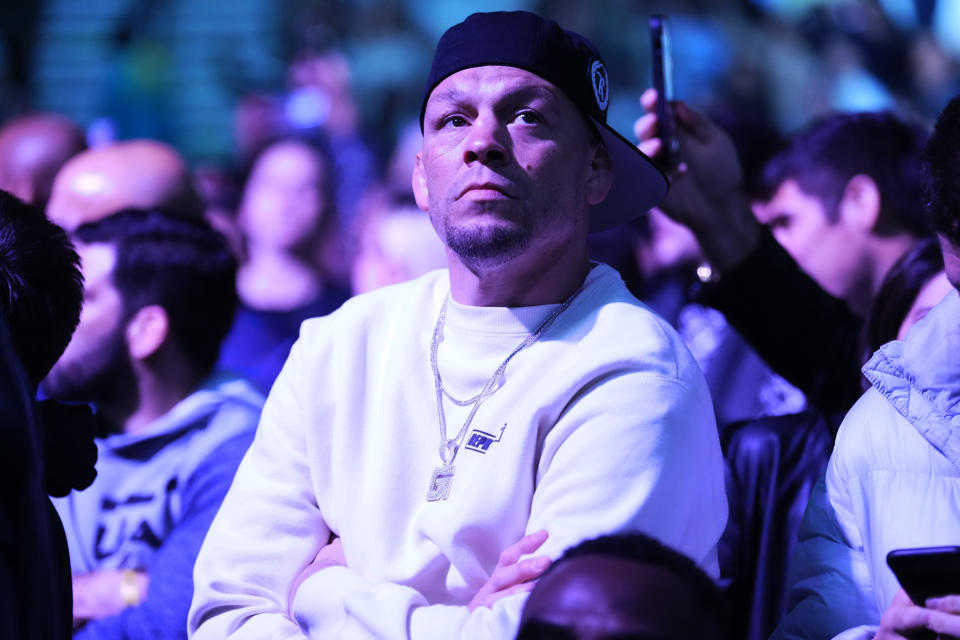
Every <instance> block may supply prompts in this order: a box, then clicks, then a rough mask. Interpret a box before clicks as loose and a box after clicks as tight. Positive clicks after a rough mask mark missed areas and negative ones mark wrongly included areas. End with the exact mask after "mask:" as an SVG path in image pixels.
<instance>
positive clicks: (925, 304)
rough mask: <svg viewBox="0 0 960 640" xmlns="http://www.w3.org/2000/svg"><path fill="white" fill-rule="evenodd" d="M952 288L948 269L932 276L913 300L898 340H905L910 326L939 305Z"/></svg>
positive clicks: (898, 333) (901, 326) (899, 331)
mask: <svg viewBox="0 0 960 640" xmlns="http://www.w3.org/2000/svg"><path fill="white" fill-rule="evenodd" d="M952 289H953V286H952V285H951V284H950V281H949V280H947V272H946V271H941V272H940V273H938V274H937V275H935V276H933V277H932V278H930V280H929V281H928V282H927V284H925V285H923V288H922V289H920V292H919V293H918V294H917V298H916V300H914V301H913V304H912V305H911V306H910V310H909V311H907V315H906V316H905V317H904V318H903V322H902V323H901V324H900V329H899V330H898V331H897V340H903V339H904V337H906V335H907V331H909V330H910V327H912V326H913V325H915V324H916V323H917V322H919V321H920V320H921V319H922V318H923V317H924V316H925V315H927V313H929V311H930V309H933V308H934V307H935V306H937V304H938V303H939V302H940V301H941V300H943V298H944V296H946V295H947V294H948V293H950V291H951V290H952Z"/></svg>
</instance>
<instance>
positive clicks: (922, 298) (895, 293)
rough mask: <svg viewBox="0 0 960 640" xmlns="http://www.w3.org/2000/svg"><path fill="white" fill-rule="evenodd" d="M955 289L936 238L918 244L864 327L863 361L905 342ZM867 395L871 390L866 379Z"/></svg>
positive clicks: (886, 283) (890, 277)
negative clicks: (885, 347) (893, 343)
mask: <svg viewBox="0 0 960 640" xmlns="http://www.w3.org/2000/svg"><path fill="white" fill-rule="evenodd" d="M952 288H953V287H952V286H951V284H950V281H949V280H947V273H946V271H944V270H943V251H941V249H940V243H938V242H937V239H936V238H928V239H927V240H922V241H920V242H918V243H917V244H916V245H914V247H913V248H912V249H910V251H908V252H907V253H905V254H903V257H902V258H900V260H898V261H897V263H896V264H894V265H893V267H891V268H890V271H889V272H888V273H887V277H886V278H884V280H883V284H882V285H880V290H879V291H877V296H876V298H875V299H874V301H873V306H872V307H871V308H870V313H869V314H868V315H867V320H866V323H865V324H864V327H863V340H862V343H863V345H864V347H863V361H864V362H866V361H867V360H869V359H870V356H872V355H873V353H874V352H875V351H876V350H877V349H879V348H880V347H882V346H883V345H885V344H886V343H888V342H890V341H891V340H903V339H904V338H905V337H906V335H907V331H909V330H910V328H911V327H912V326H913V325H914V324H916V323H917V322H918V321H919V320H921V319H923V317H924V316H926V315H927V313H929V312H930V309H932V308H933V307H935V306H937V304H938V303H939V302H940V301H941V300H943V298H944V296H946V295H947V294H948V293H949V292H950V291H951V289H952ZM863 383H864V391H866V390H867V389H868V388H869V383H868V382H867V380H866V378H864V379H863Z"/></svg>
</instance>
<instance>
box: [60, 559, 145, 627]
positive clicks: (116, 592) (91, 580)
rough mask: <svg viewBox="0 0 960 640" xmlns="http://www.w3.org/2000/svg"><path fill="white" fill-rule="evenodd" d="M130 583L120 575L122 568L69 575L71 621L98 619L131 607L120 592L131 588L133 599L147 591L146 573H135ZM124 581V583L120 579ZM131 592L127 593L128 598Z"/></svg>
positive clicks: (123, 592)
mask: <svg viewBox="0 0 960 640" xmlns="http://www.w3.org/2000/svg"><path fill="white" fill-rule="evenodd" d="M133 575H134V580H133V583H132V584H130V583H129V578H127V579H125V578H124V571H120V570H110V571H93V572H91V573H76V574H74V575H73V621H74V625H75V626H76V625H77V623H78V622H85V621H87V620H99V619H100V618H106V617H109V616H114V615H117V614H118V613H120V612H121V611H123V610H124V609H126V608H127V607H129V606H131V603H130V602H129V601H128V600H125V599H124V595H125V594H128V592H130V591H131V590H132V589H135V590H136V591H135V594H136V596H137V597H136V599H137V601H140V600H143V598H144V596H146V593H147V585H148V582H149V579H148V577H147V574H146V573H143V572H141V571H138V572H135V573H134V574H133ZM125 581H126V582H128V584H126V585H125V584H124V582H125ZM132 595H133V593H130V594H129V595H127V598H128V599H129V598H130V597H131V596H132Z"/></svg>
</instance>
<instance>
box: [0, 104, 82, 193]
mask: <svg viewBox="0 0 960 640" xmlns="http://www.w3.org/2000/svg"><path fill="white" fill-rule="evenodd" d="M86 146H87V145H86V142H85V141H84V138H83V131H81V129H80V127H78V126H77V125H76V124H74V123H73V122H71V121H70V120H68V119H67V118H64V117H63V116H59V115H56V114H53V113H31V114H27V115H23V116H20V117H17V118H14V119H12V120H10V121H8V122H6V123H4V125H3V127H2V128H0V189H2V190H4V191H9V192H10V193H12V194H13V195H15V196H17V197H18V198H20V199H21V200H24V201H26V202H28V203H30V204H33V205H35V206H37V207H39V208H40V210H41V211H43V210H45V209H46V207H47V200H49V199H50V190H51V189H52V188H53V180H54V178H55V177H56V175H57V172H58V171H59V170H60V168H61V167H62V166H63V165H64V164H65V163H66V162H67V161H68V160H70V158H72V157H73V156H75V155H77V154H78V153H80V152H81V151H83V150H84V149H85V148H86Z"/></svg>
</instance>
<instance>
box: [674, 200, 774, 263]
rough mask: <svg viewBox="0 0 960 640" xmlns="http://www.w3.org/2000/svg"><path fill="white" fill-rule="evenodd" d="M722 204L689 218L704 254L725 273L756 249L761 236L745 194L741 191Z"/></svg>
mask: <svg viewBox="0 0 960 640" xmlns="http://www.w3.org/2000/svg"><path fill="white" fill-rule="evenodd" d="M722 208H723V211H720V210H716V211H710V212H704V215H703V216H702V217H700V218H699V219H691V220H690V221H689V225H690V230H691V231H692V232H693V234H694V236H696V238H697V242H698V243H699V244H700V248H701V249H702V250H703V254H704V256H706V258H707V260H708V261H709V262H710V265H711V266H712V267H713V268H714V269H717V270H718V271H719V272H720V273H721V274H722V273H725V272H728V271H731V270H733V269H734V268H736V267H737V266H739V265H740V264H741V263H742V262H743V261H744V260H745V259H746V258H747V256H749V255H750V254H751V253H752V252H753V251H754V250H755V249H756V247H757V244H758V243H759V238H760V223H758V222H757V220H756V219H755V218H754V217H753V213H752V212H751V211H750V208H749V205H748V204H747V202H746V199H745V198H743V196H741V195H739V194H738V195H737V196H736V197H734V198H733V200H732V201H731V202H729V203H728V204H726V205H725V206H723V207H722Z"/></svg>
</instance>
